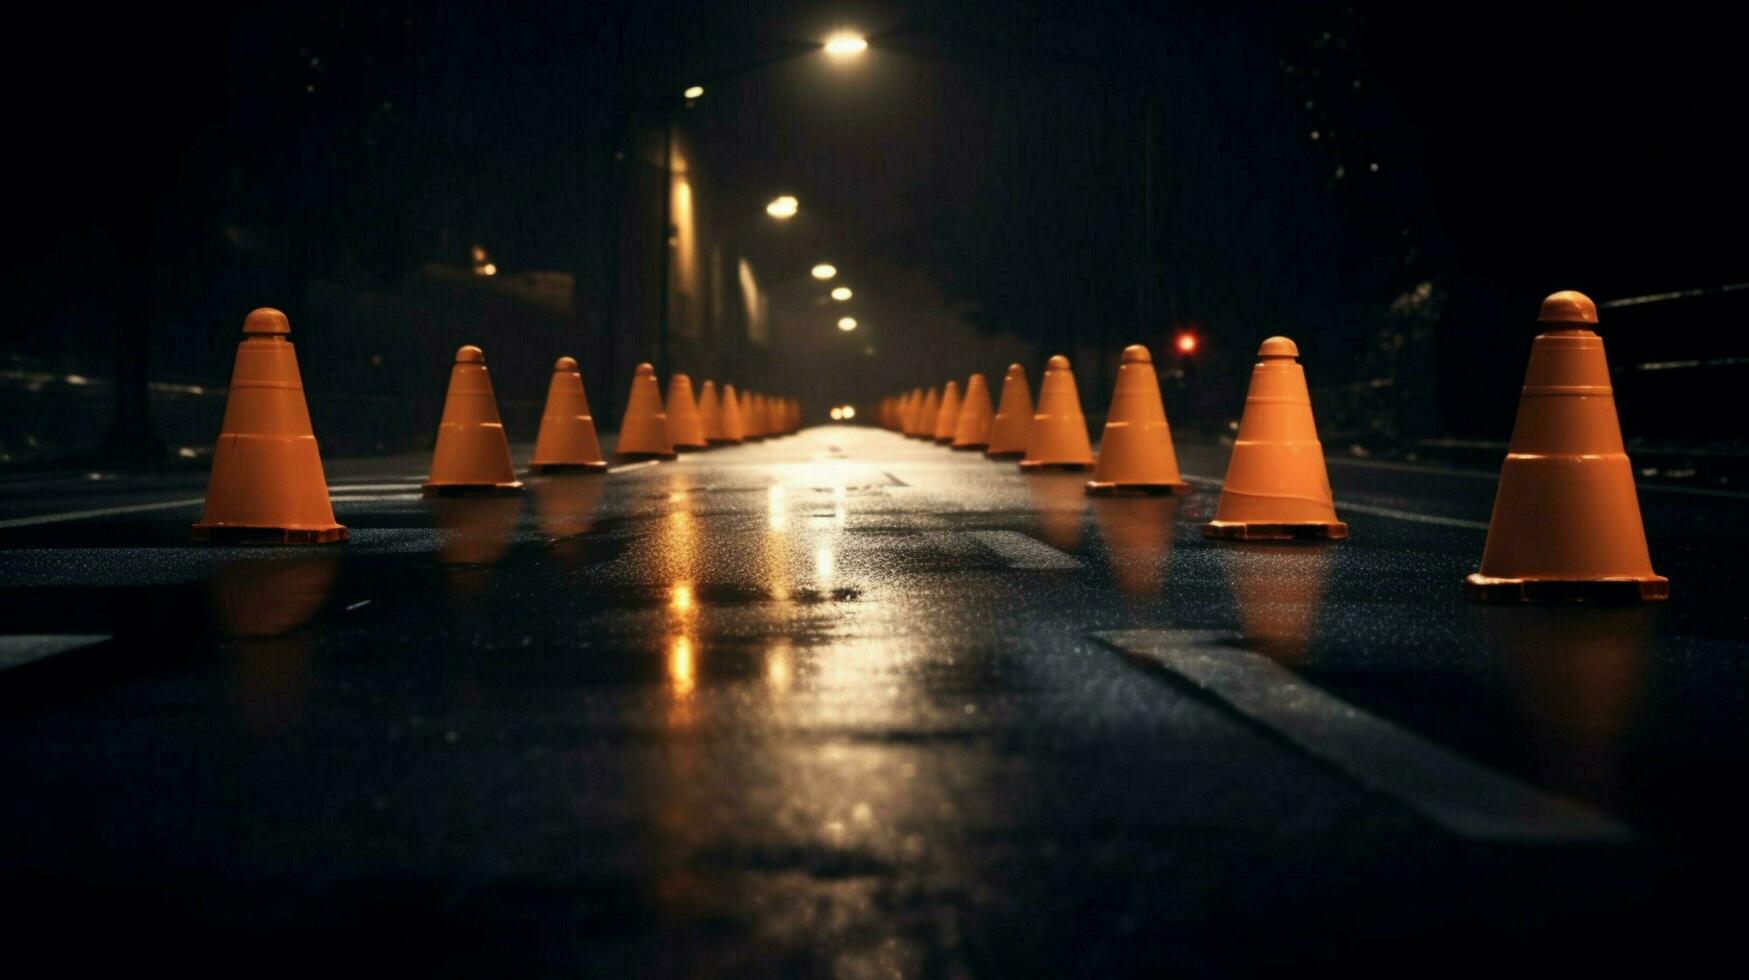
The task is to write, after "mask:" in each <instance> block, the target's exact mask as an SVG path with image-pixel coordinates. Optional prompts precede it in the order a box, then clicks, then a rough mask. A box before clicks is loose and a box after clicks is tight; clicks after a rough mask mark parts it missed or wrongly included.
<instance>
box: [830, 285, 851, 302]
mask: <svg viewBox="0 0 1749 980" xmlns="http://www.w3.org/2000/svg"><path fill="white" fill-rule="evenodd" d="M852 295H853V294H852V293H851V292H850V287H849V286H839V287H838V288H837V289H834V290H832V298H833V299H835V300H837V301H838V302H840V303H842V302H844V301H845V300H847V299H849V298H850V297H851V296H852Z"/></svg>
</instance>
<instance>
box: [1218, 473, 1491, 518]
mask: <svg viewBox="0 0 1749 980" xmlns="http://www.w3.org/2000/svg"><path fill="white" fill-rule="evenodd" d="M1184 479H1185V480H1186V481H1188V482H1190V483H1194V484H1196V485H1197V486H1199V487H1212V488H1215V489H1219V488H1220V486H1221V481H1219V480H1216V479H1213V478H1212V477H1206V476H1193V475H1191V474H1189V473H1186V474H1184ZM1347 511H1353V512H1354V513H1356V514H1371V515H1372V516H1374V517H1390V518H1394V519H1396V520H1399V521H1414V522H1415V523H1417V524H1436V525H1438V526H1440V527H1461V528H1464V529H1465V530H1469V531H1486V530H1487V529H1488V522H1487V521H1471V520H1466V519H1464V518H1462V517H1441V516H1439V515H1438V514H1417V513H1415V512H1414V511H1412V510H1398V509H1396V508H1395V507H1379V506H1376V505H1374V504H1357V503H1354V502H1352V501H1348V500H1338V501H1336V516H1337V517H1341V516H1342V515H1343V513H1344V512H1347Z"/></svg>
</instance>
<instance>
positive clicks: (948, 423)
mask: <svg viewBox="0 0 1749 980" xmlns="http://www.w3.org/2000/svg"><path fill="white" fill-rule="evenodd" d="M959 420H960V386H959V382H957V381H949V382H948V383H947V386H946V387H945V388H943V389H941V405H940V406H939V407H938V408H936V410H935V429H934V431H933V432H932V433H931V434H930V438H931V439H933V440H935V441H936V442H940V443H949V442H952V441H953V427H954V425H955V424H956V423H958V422H959Z"/></svg>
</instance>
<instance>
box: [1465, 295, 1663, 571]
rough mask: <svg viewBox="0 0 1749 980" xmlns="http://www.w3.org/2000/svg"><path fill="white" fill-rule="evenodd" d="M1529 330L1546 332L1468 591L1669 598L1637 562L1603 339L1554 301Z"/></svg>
mask: <svg viewBox="0 0 1749 980" xmlns="http://www.w3.org/2000/svg"><path fill="white" fill-rule="evenodd" d="M1537 322H1539V323H1546V324H1549V326H1550V329H1549V331H1548V332H1547V333H1544V334H1542V335H1540V336H1538V337H1537V338H1536V341H1535V342H1534V343H1533V344H1532V345H1531V349H1530V366H1529V368H1527V369H1526V370H1525V374H1524V392H1523V394H1522V395H1521V396H1520V397H1519V402H1518V421H1517V423H1516V424H1515V425H1514V426H1513V427H1512V444H1511V445H1510V446H1509V447H1508V448H1507V451H1506V462H1505V464H1504V465H1503V466H1502V467H1501V468H1500V487H1499V489H1498V490H1497V491H1496V492H1495V496H1494V517H1493V519H1492V520H1491V521H1490V522H1489V524H1488V542H1487V544H1486V545H1485V546H1484V547H1483V549H1482V567H1481V570H1480V571H1479V572H1477V573H1476V574H1475V575H1471V576H1470V577H1469V578H1467V579H1465V580H1464V585H1465V589H1466V591H1467V592H1468V593H1469V595H1470V597H1471V598H1472V599H1478V600H1481V601H1483V602H1525V601H1535V600H1548V599H1600V600H1615V601H1623V600H1628V601H1631V600H1642V601H1647V600H1661V599H1667V598H1669V597H1670V580H1669V579H1667V578H1665V577H1663V576H1662V575H1657V574H1655V573H1653V571H1652V559H1651V557H1650V555H1648V554H1647V552H1646V531H1645V528H1644V527H1643V526H1642V525H1641V523H1640V501H1639V498H1638V496H1636V494H1635V491H1634V471H1633V467H1632V466H1630V465H1629V463H1628V457H1627V453H1626V452H1624V451H1623V448H1622V441H1621V424H1620V423H1619V422H1618V421H1617V420H1616V416H1615V393H1614V391H1613V389H1612V388H1611V387H1610V382H1609V362H1608V360H1607V359H1606V358H1605V357H1604V353H1603V338H1601V337H1599V336H1598V335H1597V334H1596V333H1595V332H1594V331H1593V330H1591V327H1592V326H1594V325H1595V324H1596V323H1597V307H1596V306H1595V305H1593V304H1592V302H1591V300H1590V299H1588V298H1587V297H1585V296H1584V295H1583V294H1581V293H1575V292H1560V293H1555V294H1554V295H1553V296H1550V297H1549V298H1548V299H1545V300H1543V306H1542V314H1541V316H1539V317H1537Z"/></svg>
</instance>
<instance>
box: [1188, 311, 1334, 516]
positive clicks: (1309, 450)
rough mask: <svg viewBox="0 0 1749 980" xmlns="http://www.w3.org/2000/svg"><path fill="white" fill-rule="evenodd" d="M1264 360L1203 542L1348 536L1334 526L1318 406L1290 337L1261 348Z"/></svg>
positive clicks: (1256, 369) (1253, 377)
mask: <svg viewBox="0 0 1749 980" xmlns="http://www.w3.org/2000/svg"><path fill="white" fill-rule="evenodd" d="M1257 356H1258V357H1260V358H1262V360H1260V361H1258V362H1257V366H1256V367H1254V368H1252V369H1251V388H1250V390H1249V391H1247V392H1246V393H1245V412H1244V414H1243V415H1241V416H1240V417H1239V438H1238V440H1237V441H1235V442H1234V443H1233V456H1232V458H1231V459H1230V460H1228V461H1227V478H1226V480H1224V481H1222V483H1221V502H1220V504H1219V505H1218V506H1216V508H1215V519H1214V520H1212V521H1210V522H1208V523H1207V524H1204V525H1203V528H1202V533H1203V536H1204V537H1210V538H1240V539H1243V540H1248V541H1285V540H1289V539H1292V538H1328V539H1332V540H1339V539H1341V538H1346V537H1348V525H1346V524H1344V523H1342V522H1341V521H1339V520H1337V519H1336V504H1335V502H1334V501H1333V500H1332V499H1331V497H1330V477H1329V475H1328V474H1327V473H1326V472H1325V470H1324V447H1323V446H1321V445H1319V443H1318V430H1317V427H1316V426H1314V425H1313V424H1312V399H1311V396H1310V394H1308V393H1307V391H1306V371H1305V369H1304V368H1302V367H1300V362H1299V361H1298V360H1297V358H1298V357H1299V356H1300V349H1299V348H1298V347H1296V346H1295V345H1294V342H1293V341H1291V340H1289V339H1287V338H1286V337H1271V338H1269V339H1268V340H1265V341H1264V342H1263V346H1262V347H1260V348H1258V350H1257Z"/></svg>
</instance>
